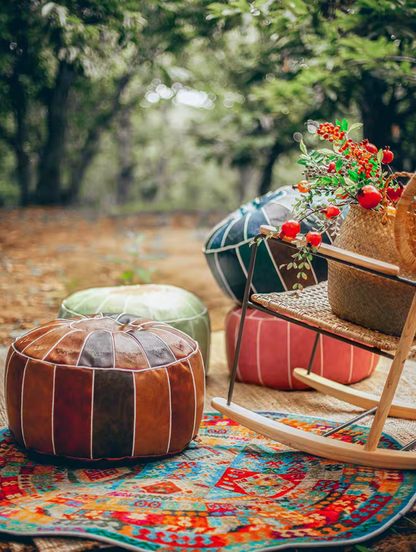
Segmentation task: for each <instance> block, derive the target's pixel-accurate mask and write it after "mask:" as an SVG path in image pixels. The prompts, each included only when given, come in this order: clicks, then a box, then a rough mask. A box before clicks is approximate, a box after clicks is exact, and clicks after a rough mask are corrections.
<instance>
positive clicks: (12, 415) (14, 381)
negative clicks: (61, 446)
mask: <svg viewBox="0 0 416 552" xmlns="http://www.w3.org/2000/svg"><path fill="white" fill-rule="evenodd" d="M26 362H28V360H27V359H26V358H25V357H23V356H21V355H19V354H18V353H15V354H14V355H13V356H12V358H11V360H10V363H9V365H8V370H7V382H6V397H7V414H8V417H9V427H10V429H11V430H12V432H13V434H14V436H15V437H16V439H17V440H18V441H19V443H23V439H22V426H21V406H22V401H21V398H22V381H23V373H24V370H25V366H26Z"/></svg>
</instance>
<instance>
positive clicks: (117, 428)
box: [5, 314, 205, 461]
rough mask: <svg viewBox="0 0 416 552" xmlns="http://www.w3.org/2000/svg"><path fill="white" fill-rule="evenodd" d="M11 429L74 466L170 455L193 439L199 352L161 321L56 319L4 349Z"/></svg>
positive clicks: (200, 391)
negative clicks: (78, 462)
mask: <svg viewBox="0 0 416 552" xmlns="http://www.w3.org/2000/svg"><path fill="white" fill-rule="evenodd" d="M5 388H6V404H7V413H8V416H9V427H10V429H11V431H12V432H13V434H14V436H15V438H16V439H17V441H18V442H19V443H21V444H22V445H24V446H25V447H26V448H28V449H31V450H34V451H37V452H40V453H43V454H50V455H57V456H65V457H67V458H73V459H79V460H90V461H91V460H102V459H107V460H120V459H128V458H136V457H137V458H139V457H140V458H143V457H156V456H165V455H171V454H175V453H178V452H180V451H181V450H183V449H184V448H185V447H186V446H187V445H188V444H189V442H190V441H191V440H192V439H193V438H194V437H195V436H196V435H197V433H198V429H199V424H200V422H201V417H202V412H203V406H204V393H205V378H204V366H203V361H202V356H201V352H200V350H199V347H198V344H197V343H196V342H195V341H194V340H193V339H191V338H190V337H189V336H187V335H186V334H184V333H182V332H181V331H179V330H176V329H174V328H172V327H171V326H169V325H167V324H164V323H163V322H153V321H151V320H147V319H143V318H137V316H135V315H128V314H122V315H106V316H103V315H102V314H97V315H94V316H90V317H84V318H83V319H81V320H74V319H72V320H71V319H68V320H62V319H59V320H55V321H53V322H49V323H47V324H44V325H42V326H40V327H38V328H35V329H34V330H31V331H29V332H28V333H26V334H25V335H24V336H23V337H21V338H19V339H18V340H17V341H15V342H14V343H13V345H12V346H11V347H10V351H9V355H8V359H7V364H6V374H5Z"/></svg>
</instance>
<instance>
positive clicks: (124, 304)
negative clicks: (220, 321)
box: [58, 284, 211, 372]
mask: <svg viewBox="0 0 416 552" xmlns="http://www.w3.org/2000/svg"><path fill="white" fill-rule="evenodd" d="M98 312H102V313H113V314H115V313H117V314H119V313H122V312H125V313H128V314H135V315H137V316H142V317H143V318H151V319H152V320H158V321H161V322H166V323H168V324H171V325H172V326H173V327H174V328H177V329H178V330H181V331H182V332H184V333H186V334H188V335H189V336H191V337H192V338H193V339H195V341H197V342H198V343H199V347H200V349H201V352H202V356H203V358H204V364H205V370H206V372H207V371H208V366H209V346H210V335H211V325H210V320H209V314H208V309H207V307H206V306H205V305H204V303H203V302H202V301H201V300H200V299H198V297H196V296H195V295H194V294H193V293H190V292H189V291H186V290H184V289H181V288H178V287H175V286H166V285H155V284H148V285H141V286H140V285H138V286H115V287H101V288H91V289H85V290H83V291H78V292H77V293H73V294H72V295H70V296H69V297H67V298H66V299H65V300H64V301H63V303H62V305H61V308H60V309H59V314H58V317H59V318H72V317H74V316H78V315H83V314H84V315H85V314H95V313H98Z"/></svg>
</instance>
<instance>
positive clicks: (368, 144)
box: [363, 140, 378, 155]
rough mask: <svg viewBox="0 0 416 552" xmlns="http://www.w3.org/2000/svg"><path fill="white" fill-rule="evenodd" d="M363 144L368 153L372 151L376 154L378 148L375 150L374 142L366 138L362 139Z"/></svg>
mask: <svg viewBox="0 0 416 552" xmlns="http://www.w3.org/2000/svg"><path fill="white" fill-rule="evenodd" d="M363 144H364V147H365V149H366V150H367V151H368V153H374V154H375V155H377V151H378V150H377V147H376V146H375V145H374V144H372V143H371V142H369V141H368V140H363Z"/></svg>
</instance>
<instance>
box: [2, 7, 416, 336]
mask: <svg viewBox="0 0 416 552" xmlns="http://www.w3.org/2000/svg"><path fill="white" fill-rule="evenodd" d="M415 40H416V2H414V1H410V0H356V1H355V0H338V1H333V0H328V1H321V0H305V1H304V0H279V1H275V0H255V1H253V2H249V1H247V0H234V1H232V0H229V1H220V2H214V3H213V2H212V1H211V0H145V1H142V0H133V1H131V0H84V1H80V0H74V1H72V0H71V1H70V0H67V1H64V0H60V1H58V2H47V1H44V0H9V1H5V2H1V4H0V99H1V101H0V269H1V270H0V286H1V291H2V293H1V296H0V306H1V308H0V340H1V343H2V344H7V343H8V342H9V341H10V339H12V338H13V337H14V336H15V335H17V334H18V333H19V332H21V331H22V330H23V329H25V328H27V327H31V326H33V325H34V324H36V323H39V322H43V321H46V320H48V319H49V318H53V317H54V316H55V315H56V312H57V308H58V306H59V304H60V302H61V300H62V299H63V298H64V297H65V296H66V295H68V294H69V293H72V292H74V291H76V290H78V289H83V288H85V287H92V286H100V285H117V284H122V283H146V282H149V281H150V280H152V281H153V282H156V283H159V282H160V283H162V282H163V283H170V284H174V285H179V286H182V287H185V288H186V289H189V290H190V291H192V292H194V293H196V294H197V295H199V296H200V297H201V298H202V299H203V300H205V301H206V302H207V304H208V306H209V308H210V311H211V316H212V318H213V327H214V329H219V328H220V327H221V326H222V324H223V318H224V314H225V312H226V311H227V309H228V308H229V307H230V303H229V302H228V301H227V300H225V299H224V298H223V297H222V295H221V292H220V291H219V290H218V289H217V286H216V285H215V283H214V281H213V279H212V277H211V275H210V273H209V271H208V269H207V267H206V264H205V260H204V258H203V256H202V254H201V253H200V250H201V247H202V246H203V243H204V239H205V237H206V236H207V233H208V230H209V228H210V227H211V226H212V225H213V224H214V223H216V222H218V220H219V219H220V218H221V217H222V216H224V215H225V214H227V213H228V212H230V211H231V210H234V209H236V208H237V207H238V206H239V205H240V204H241V203H243V202H245V201H249V200H251V199H253V198H254V197H256V196H257V195H260V194H263V193H265V192H267V191H268V190H270V189H276V188H278V187H280V186H282V185H293V184H296V183H297V182H298V180H299V179H300V178H301V176H302V173H301V166H300V165H298V164H297V156H298V142H299V141H300V139H301V138H302V136H303V137H304V140H305V141H306V142H308V141H310V140H312V139H313V136H311V135H310V134H308V132H307V122H308V120H319V121H323V120H334V119H335V118H338V119H341V118H343V117H346V118H347V119H348V120H349V121H350V122H352V121H360V122H362V123H363V134H364V136H366V137H367V138H369V139H370V141H371V142H374V143H375V144H376V145H377V146H378V147H382V146H385V145H390V146H391V147H392V149H393V151H394V153H395V160H394V168H395V169H402V170H412V169H413V168H414V167H415V166H416V140H415V136H416V132H415V130H416V71H415V68H416V58H415Z"/></svg>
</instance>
